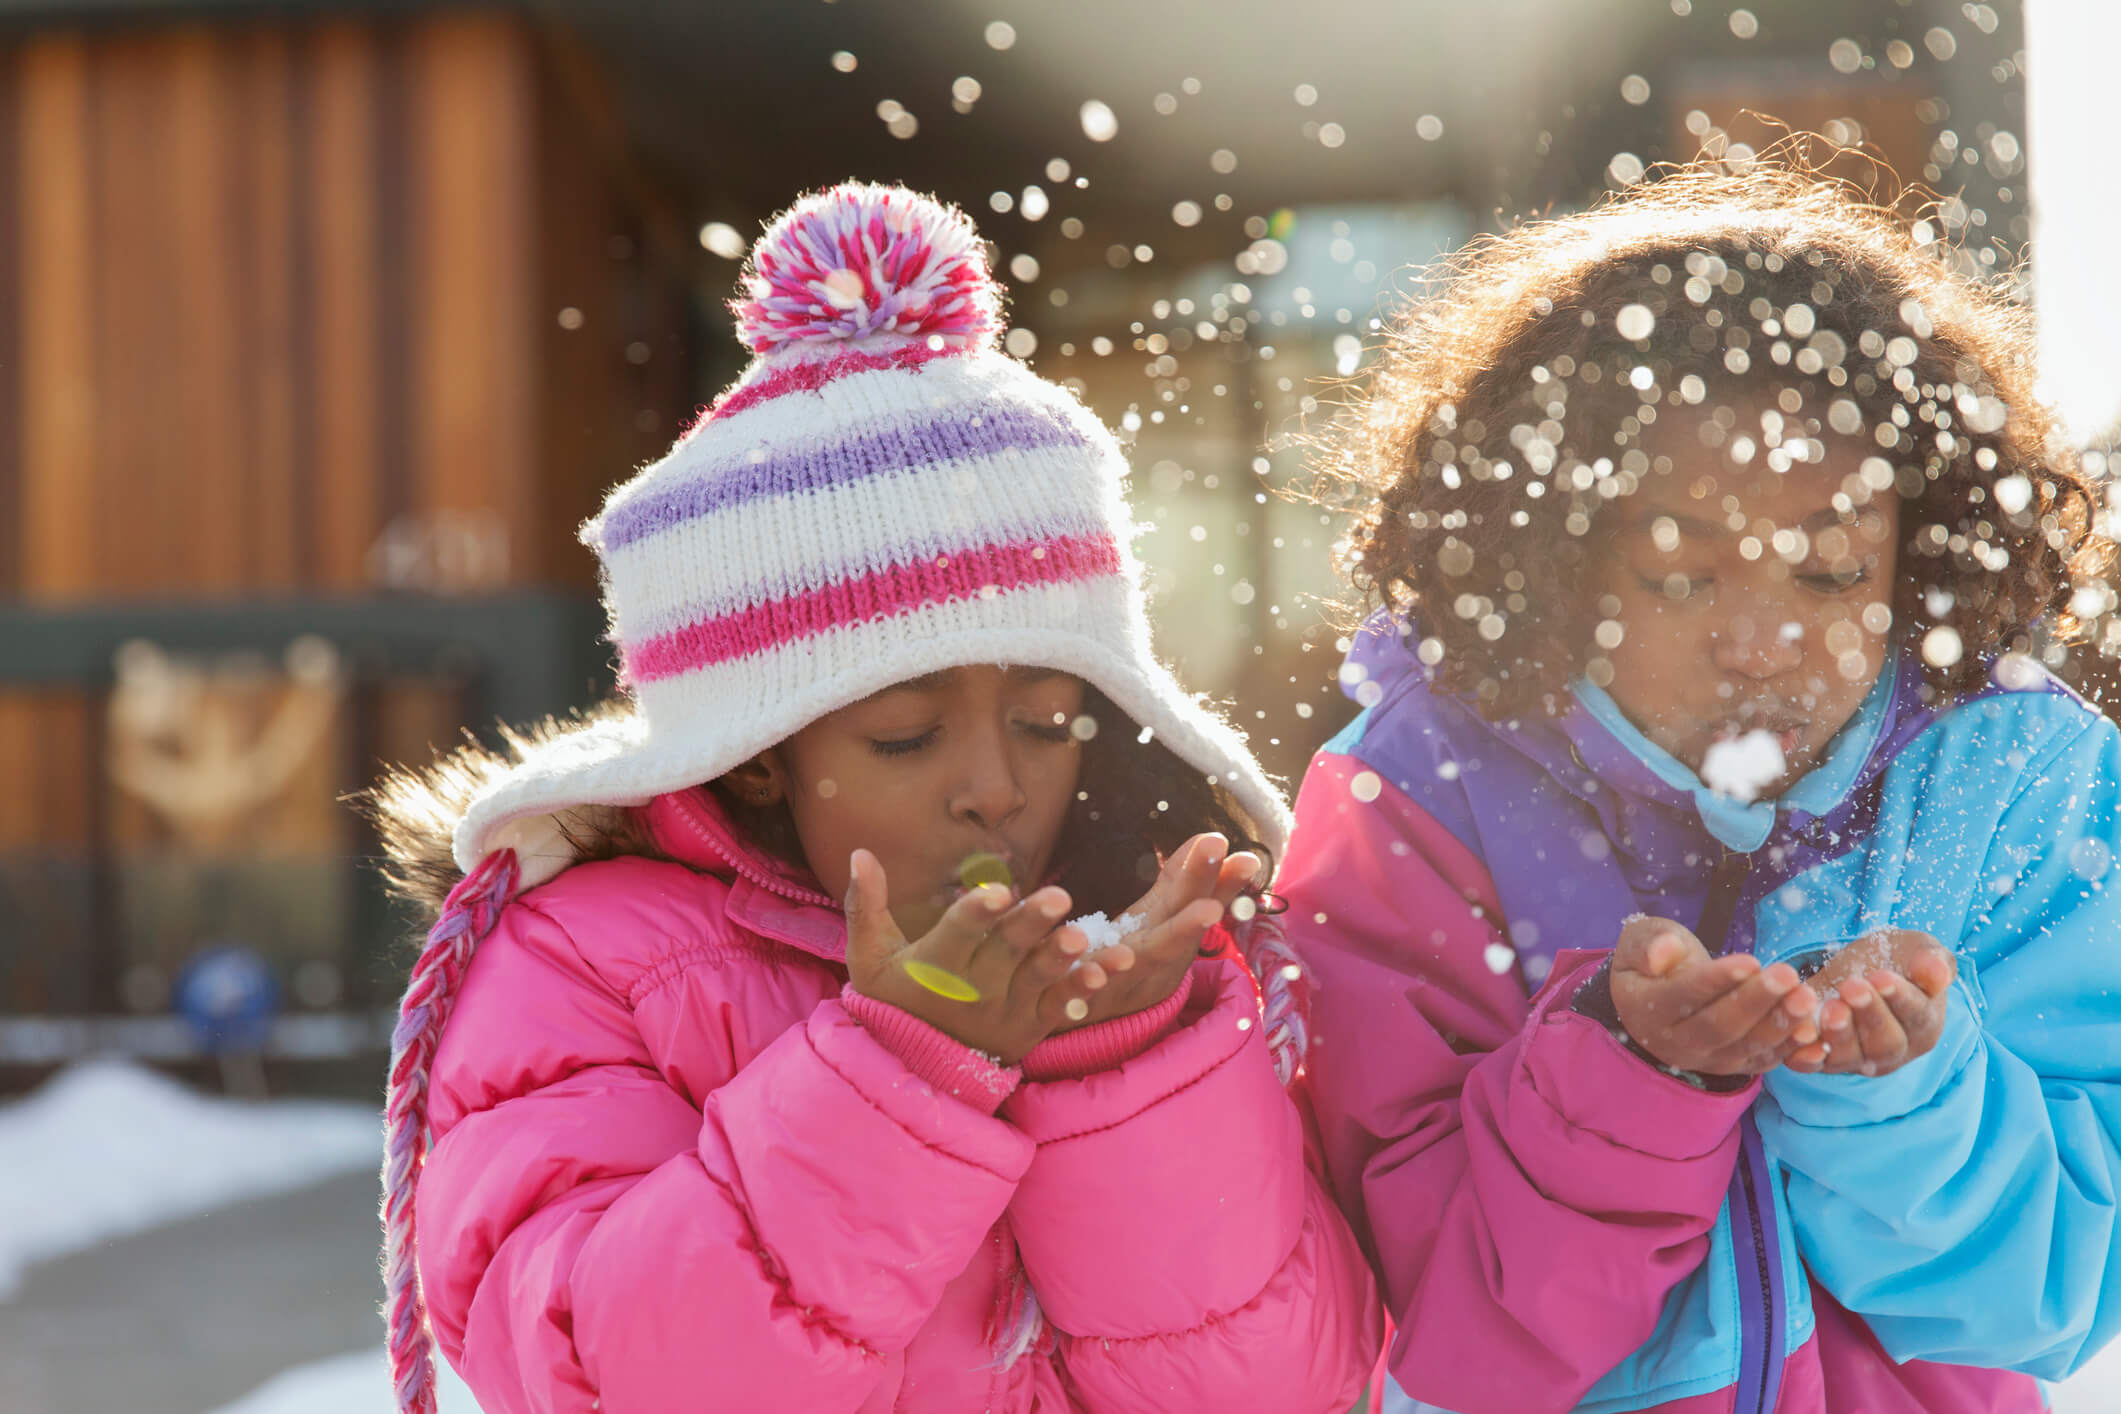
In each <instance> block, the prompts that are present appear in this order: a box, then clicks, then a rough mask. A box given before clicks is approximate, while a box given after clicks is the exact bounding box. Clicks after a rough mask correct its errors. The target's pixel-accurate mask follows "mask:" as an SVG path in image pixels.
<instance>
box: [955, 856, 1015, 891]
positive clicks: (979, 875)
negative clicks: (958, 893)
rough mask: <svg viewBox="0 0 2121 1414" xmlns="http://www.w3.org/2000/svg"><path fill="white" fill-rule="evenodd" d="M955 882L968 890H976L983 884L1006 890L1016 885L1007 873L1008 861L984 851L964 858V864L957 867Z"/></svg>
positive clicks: (1012, 877)
mask: <svg viewBox="0 0 2121 1414" xmlns="http://www.w3.org/2000/svg"><path fill="white" fill-rule="evenodd" d="M957 881H958V882H959V883H960V884H963V885H964V886H965V887H966V888H968V889H976V888H979V887H981V886H982V885H984V884H998V885H1000V886H1001V887H1002V888H1005V889H1007V888H1012V887H1014V886H1015V883H1016V880H1015V878H1014V876H1012V875H1011V874H1010V872H1009V861H1008V860H1006V859H1004V858H1002V857H1001V856H1000V855H998V854H989V853H987V852H986V851H985V850H981V851H980V852H979V853H977V854H968V855H966V856H965V862H964V863H962V864H960V865H958V866H957Z"/></svg>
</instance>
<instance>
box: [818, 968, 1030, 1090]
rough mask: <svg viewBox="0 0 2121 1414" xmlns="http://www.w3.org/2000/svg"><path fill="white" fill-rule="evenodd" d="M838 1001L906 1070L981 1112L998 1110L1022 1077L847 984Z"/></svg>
mask: <svg viewBox="0 0 2121 1414" xmlns="http://www.w3.org/2000/svg"><path fill="white" fill-rule="evenodd" d="M840 1005H842V1006H844V1007H845V1008H846V1009H847V1014H848V1015H849V1016H852V1017H853V1018H854V1019H855V1020H856V1021H859V1022H860V1023H861V1024H862V1029H863V1030H865V1031H867V1032H868V1033H869V1034H870V1035H871V1036H872V1037H874V1038H875V1039H876V1043H877V1044H878V1045H880V1046H882V1047H883V1048H884V1049H885V1050H887V1051H889V1052H891V1054H892V1055H894V1056H896V1057H898V1059H899V1061H900V1063H901V1064H903V1065H904V1066H905V1067H906V1069H908V1070H910V1071H912V1072H913V1073H914V1074H915V1075H917V1076H919V1077H920V1078H921V1079H923V1080H925V1081H927V1082H928V1083H929V1084H930V1085H932V1086H934V1087H935V1088H936V1089H937V1090H939V1091H941V1092H942V1093H943V1094H945V1095H955V1096H956V1097H957V1098H958V1099H960V1100H963V1101H964V1102H965V1103H966V1104H968V1105H970V1106H972V1107H973V1108H974V1109H976V1110H979V1111H980V1112H981V1113H982V1114H990V1115H991V1114H993V1113H994V1112H995V1111H996V1110H998V1109H1000V1108H1001V1105H1002V1101H1004V1100H1006V1099H1008V1098H1009V1096H1010V1094H1011V1093H1012V1092H1014V1091H1015V1089H1016V1087H1017V1083H1018V1082H1019V1081H1021V1080H1022V1079H1023V1072H1021V1071H1020V1070H1018V1069H1017V1068H1016V1067H1015V1066H1013V1065H1009V1066H1005V1065H1002V1064H1000V1063H998V1062H997V1061H995V1060H994V1059H993V1058H991V1057H989V1056H986V1055H983V1054H981V1053H980V1052H978V1051H975V1050H973V1049H972V1048H971V1047H970V1046H967V1045H966V1044H965V1043H964V1042H962V1041H958V1040H955V1039H953V1038H952V1037H949V1036H945V1035H944V1034H943V1033H942V1032H940V1031H938V1030H936V1029H935V1028H934V1027H933V1026H930V1025H929V1024H928V1023H927V1022H925V1021H923V1020H921V1019H920V1018H919V1017H917V1016H915V1015H914V1014H913V1013H912V1012H910V1011H905V1010H902V1009H901V1008H899V1007H895V1006H893V1005H891V1003H889V1002H880V1001H878V1000H877V999H876V998H874V997H865V996H863V995H862V994H861V993H860V992H857V991H855V990H854V989H853V988H852V987H848V988H846V989H844V990H843V991H842V992H841V993H840ZM1034 1054H1035V1053H1034Z"/></svg>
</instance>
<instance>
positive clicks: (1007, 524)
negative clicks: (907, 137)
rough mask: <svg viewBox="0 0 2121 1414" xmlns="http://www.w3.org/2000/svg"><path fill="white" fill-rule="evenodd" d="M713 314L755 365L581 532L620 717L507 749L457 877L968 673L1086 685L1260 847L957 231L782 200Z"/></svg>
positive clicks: (1274, 831)
mask: <svg viewBox="0 0 2121 1414" xmlns="http://www.w3.org/2000/svg"><path fill="white" fill-rule="evenodd" d="M742 289H743V291H744V294H745V297H744V298H742V299H740V300H738V301H737V302H736V303H735V304H734V305H733V306H732V307H733V308H734V310H735V312H736V316H737V331H738V335H739V337H740V338H741V339H742V340H743V342H744V343H745V344H746V346H747V347H749V348H750V349H751V350H752V351H753V352H754V354H756V358H755V360H754V361H753V363H752V365H751V366H750V368H749V369H747V370H746V371H745V373H744V375H743V377H742V378H740V379H739V380H738V381H737V382H736V384H735V385H734V386H733V387H731V388H730V389H729V390H728V391H727V392H725V393H724V394H723V395H722V396H721V398H720V399H718V400H717V401H716V402H715V404H714V406H713V407H712V408H711V409H709V411H708V412H707V413H706V415H705V416H704V417H703V418H702V419H701V420H700V421H699V422H698V423H697V424H696V425H695V426H694V427H693V428H692V429H691V430H690V431H688V432H687V433H686V434H685V435H684V436H682V437H681V438H679V440H678V443H677V445H676V446H674V447H673V448H671V450H670V452H669V453H668V454H667V455H666V456H664V457H663V459H662V460H661V461H658V462H656V463H655V464H653V465H652V466H649V467H648V468H647V469H646V470H644V471H642V472H641V473H640V474H639V475H637V476H635V477H634V478H633V479H632V480H631V481H628V482H627V483H625V484H624V485H622V486H620V487H618V488H617V489H616V490H614V491H613V492H612V493H611V495H610V497H609V498H608V499H607V500H606V502H605V504H604V509H603V511H602V513H601V514H600V515H598V516H597V517H596V519H594V520H593V521H591V522H590V523H589V524H588V525H587V526H586V527H584V529H583V533H582V538H583V540H584V542H585V543H586V544H588V545H589V546H590V548H592V549H593V550H595V551H596V553H597V555H598V556H599V558H600V559H601V560H602V562H603V571H604V586H605V605H606V608H607V610H608V611H609V613H610V619H611V635H612V639H613V641H614V643H615V644H616V645H617V647H618V650H619V655H620V660H621V664H622V671H623V679H624V685H625V687H626V689H627V691H628V692H629V693H630V695H631V697H632V699H633V705H634V711H633V712H631V713H629V714H626V715H623V716H620V717H616V718H611V719H606V720H601V721H599V722H597V723H595V724H593V725H586V726H584V727H582V728H580V729H578V730H576V731H574V732H572V733H570V734H567V735H563V736H561V737H559V738H557V739H556V740H553V741H551V742H550V743H548V744H547V745H546V746H544V747H542V748H540V749H538V750H536V751H534V752H532V753H531V754H530V755H529V756H528V757H526V758H525V760H524V761H523V762H522V763H521V764H520V765H519V766H517V767H516V768H515V769H514V770H513V771H511V772H510V773H509V774H508V775H507V776H505V777H503V778H502V779H500V780H499V781H497V782H495V783H494V784H492V785H491V786H489V787H488V788H487V789H486V790H485V791H484V792H482V793H481V794H480V795H479V796H478V797H477V798H475V799H474V800H473V802H472V804H471V806H470V808H469V809H468V810H467V811H466V813H465V815H464V816H463V819H462V821H461V822H460V823H459V825H458V827H457V832H456V840H455V846H456V856H457V860H458V863H459V864H460V865H462V866H463V867H464V868H465V869H466V870H467V871H468V870H470V869H472V868H474V867H475V866H476V865H477V864H478V862H479V860H480V859H481V858H483V857H484V856H485V855H486V854H487V853H488V852H489V851H490V850H492V849H495V848H498V847H500V846H502V845H513V846H515V847H516V848H517V850H518V853H519V855H522V856H524V865H525V869H526V873H527V875H528V877H526V880H525V883H526V885H527V884H528V883H531V882H535V880H536V876H537V875H538V874H540V873H543V872H545V871H544V870H542V869H540V868H539V867H538V858H537V856H538V854H539V851H538V850H537V849H536V848H534V847H530V846H531V845H532V844H533V842H535V841H537V840H539V839H544V840H548V841H549V840H550V839H551V838H553V832H552V831H551V830H550V829H549V827H546V828H541V825H542V824H543V822H546V821H549V820H550V819H552V818H553V817H556V816H564V815H565V814H566V813H567V812H569V811H573V810H578V809H581V808H584V807H588V806H596V805H632V804H640V803H643V802H645V801H647V800H649V799H652V798H653V797H655V796H657V795H660V794H663V793H664V792H667V791H671V790H678V789H682V788H684V787H687V786H691V785H696V784H699V783H700V782H702V781H706V780H711V779H712V778H714V777H716V776H719V775H721V774H722V773H723V772H725V771H728V770H729V769H731V768H732V767H735V766H737V765H740V764H741V763H743V762H744V761H745V760H747V759H749V758H750V757H752V756H754V755H756V754H757V753H758V752H760V751H762V750H764V749H765V748H767V747H769V746H772V745H774V744H775V743H777V742H779V741H782V740H784V739H785V738H787V737H788V736H790V735H792V734H793V733H794V732H796V731H797V730H799V729H800V728H802V727H804V726H805V725H807V724H808V723H810V722H812V721H815V720H816V719H817V718H819V717H821V716H823V715H825V714H826V713H828V712H832V711H836V710H837V709H839V708H841V707H844V706H846V705H847V704H849V703H851V702H856V701H859V700H860V699H861V698H863V697H866V696H868V695H869V694H871V693H873V692H877V691H880V690H881V689H883V688H886V687H889V686H891V685H892V684H893V683H897V682H902V681H904V680H905V679H908V678H912V677H918V676H920V675H921V674H924V673H930V672H934V671H937V670H939V669H943V668H950V667H959V666H966V665H972V664H980V663H1001V664H1010V665H1034V666H1039V667H1050V668H1058V669H1060V670H1062V671H1065V672H1070V673H1074V674H1076V675H1078V676H1080V677H1082V678H1083V679H1085V680H1086V681H1088V682H1090V683H1092V684H1094V685H1095V686H1096V687H1098V688H1099V689H1100V690H1102V691H1103V692H1104V693H1105V695H1106V696H1108V697H1110V698H1111V699H1112V700H1113V702H1114V703H1116V704H1117V705H1118V706H1119V707H1120V709H1121V710H1123V711H1125V712H1126V713H1127V714H1128V715H1129V716H1131V717H1132V718H1133V719H1134V720H1135V722H1136V723H1137V724H1139V725H1140V726H1141V727H1143V728H1146V729H1148V730H1150V731H1152V732H1154V733H1155V734H1156V736H1157V737H1158V738H1159V739H1161V740H1162V741H1163V742H1164V743H1165V744H1166V745H1167V746H1169V747H1170V748H1171V749H1172V750H1173V751H1174V752H1176V753H1177V754H1178V755H1179V756H1180V757H1181V758H1182V759H1184V760H1185V761H1186V762H1187V763H1188V764H1190V765H1192V766H1194V767H1195V768H1197V769H1198V770H1200V771H1201V772H1202V773H1203V774H1205V775H1208V776H1211V777H1213V778H1215V779H1216V780H1218V781H1220V782H1221V783H1222V784H1223V785H1225V786H1226V787H1227V788H1228V789H1229V790H1230V791H1231V793H1232V794H1233V795H1234V796H1235V797H1236V799H1237V801H1238V803H1239V804H1240V805H1241V806H1243V807H1244V809H1245V811H1246V813H1247V814H1249V815H1250V816H1251V817H1252V819H1253V821H1254V822H1255V823H1256V824H1257V826H1258V827H1259V837H1260V840H1261V842H1262V843H1264V844H1267V845H1268V846H1270V847H1271V848H1273V849H1274V850H1276V852H1277V853H1278V852H1279V851H1280V849H1281V847H1282V844H1283V842H1284V839H1285V837H1286V834H1287V828H1288V819H1289V817H1288V811H1287V807H1286V805H1285V804H1284V803H1283V801H1282V797H1281V795H1280V793H1279V792H1278V791H1277V790H1276V789H1275V788H1274V786H1273V785H1272V784H1271V783H1269V781H1268V780H1267V778H1266V775H1265V773H1264V772H1262V771H1261V769H1260V767H1259V764H1258V763H1257V762H1256V761H1254V760H1253V758H1252V755H1251V752H1250V751H1249V750H1248V749H1247V747H1246V745H1245V742H1244V739H1243V738H1242V737H1241V736H1239V735H1238V734H1237V733H1236V732H1235V731H1234V730H1232V729H1231V728H1230V727H1229V726H1228V725H1227V724H1225V723H1224V722H1223V721H1222V720H1221V719H1220V718H1219V717H1218V716H1216V714H1215V713H1214V712H1213V711H1211V710H1210V709H1209V708H1208V706H1207V705H1206V704H1205V703H1204V702H1203V701H1202V700H1200V699H1197V698H1194V697H1190V696H1188V695H1187V694H1186V693H1185V692H1184V691H1182V690H1181V689H1180V688H1179V686H1178V684H1177V683H1176V682H1175V681H1174V680H1173V679H1172V677H1171V675H1170V673H1169V672H1168V671H1167V670H1166V669H1165V668H1164V667H1163V666H1162V665H1161V664H1160V663H1159V662H1158V661H1157V660H1156V658H1155V656H1154V654H1153V652H1152V651H1151V648H1150V642H1149V623H1148V615H1147V612H1146V605H1145V600H1144V596H1143V593H1142V585H1141V569H1140V565H1139V564H1138V563H1137V561H1136V560H1135V558H1134V554H1133V551H1132V548H1131V544H1130V542H1131V540H1132V538H1133V534H1134V522H1133V518H1132V515H1131V513H1130V512H1129V509H1128V506H1127V502H1126V498H1125V495H1124V493H1123V489H1122V479H1123V478H1124V477H1125V475H1126V471H1127V466H1126V461H1125V458H1124V456H1123V455H1122V453H1121V451H1120V449H1119V446H1118V444H1117V443H1116V442H1115V441H1114V440H1113V438H1112V436H1111V434H1110V433H1109V432H1107V431H1106V430H1105V428H1104V427H1103V426H1102V425H1101V424H1100V423H1099V422H1098V421H1097V419H1096V418H1095V417H1093V416H1092V415H1091V414H1090V413H1089V412H1088V411H1087V410H1086V409H1085V408H1084V407H1083V406H1082V404H1081V403H1079V402H1078V401H1077V400H1076V399H1075V397H1074V396H1073V395H1072V394H1071V393H1069V392H1068V391H1067V390H1065V389H1063V388H1060V387H1058V386H1056V385H1054V384H1052V383H1048V382H1046V381H1045V380H1043V379H1041V378H1039V377H1037V376H1036V375H1035V374H1033V373H1032V372H1031V371H1030V370H1029V369H1028V368H1026V367H1025V366H1024V365H1023V364H1021V363H1019V362H1018V361H1017V360H1015V359H1013V358H1010V357H1008V356H1007V355H1005V354H1003V353H1001V352H1000V351H998V350H997V349H996V347H995V336H996V334H997V332H998V330H999V327H1000V305H1001V300H1000V296H999V292H998V291H997V289H996V287H995V284H994V281H993V279H992V278H991V277H990V276H989V274H988V272H987V268H986V258H985V254H984V252H983V250H982V248H981V245H980V242H979V237H978V234H977V232H976V231H975V230H974V229H973V227H972V223H971V222H970V221H969V220H968V219H966V217H965V216H964V214H963V213H962V212H959V211H958V210H956V209H955V208H952V207H946V206H943V205H941V204H939V203H937V202H935V201H933V200H931V199H929V198H926V197H922V196H918V195H915V194H914V193H912V192H909V191H906V190H904V189H902V188H896V187H883V186H869V185H858V184H852V183H850V184H847V185H842V186H838V187H834V188H832V189H830V190H828V191H824V192H820V193H818V194H816V195H813V196H808V197H805V198H804V199H803V200H801V201H799V202H798V203H796V205H795V206H794V207H793V208H791V209H790V210H789V211H788V212H787V213H785V214H784V215H782V216H781V217H780V218H779V219H778V220H777V221H775V222H774V223H773V225H772V227H771V228H770V229H769V230H768V231H767V232H766V234H765V236H764V237H762V238H761V240H760V241H759V243H758V245H757V246H756V247H755V248H754V250H753V252H752V256H751V260H750V264H749V266H748V267H747V269H746V272H745V277H744V282H743V285H742Z"/></svg>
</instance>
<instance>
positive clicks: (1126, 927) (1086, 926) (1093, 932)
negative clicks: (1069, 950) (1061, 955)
mask: <svg viewBox="0 0 2121 1414" xmlns="http://www.w3.org/2000/svg"><path fill="white" fill-rule="evenodd" d="M1148 921H1149V920H1148V919H1146V918H1144V917H1143V916H1142V915H1141V914H1139V913H1122V914H1121V915H1120V916H1119V917H1117V918H1107V917H1105V915H1104V914H1102V913H1085V914H1084V915H1083V916H1082V917H1080V918H1071V919H1069V920H1068V926H1069V927H1071V928H1076V929H1080V930H1081V932H1082V935H1083V937H1084V938H1086V939H1088V940H1089V946H1088V947H1086V948H1084V949H1083V955H1082V956H1081V957H1079V958H1077V959H1076V960H1075V966H1076V967H1081V966H1082V965H1083V964H1084V963H1085V962H1087V961H1089V960H1090V959H1091V958H1092V957H1095V956H1096V955H1097V954H1099V953H1101V952H1103V951H1105V950H1106V949H1107V948H1113V947H1117V946H1119V945H1120V944H1121V943H1123V942H1125V941H1126V940H1127V938H1128V937H1129V936H1130V935H1132V934H1134V933H1138V932H1140V931H1141V927H1142V925H1143V924H1144V923H1146V922H1148ZM1070 970H1071V971H1072V970H1073V969H1070Z"/></svg>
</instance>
